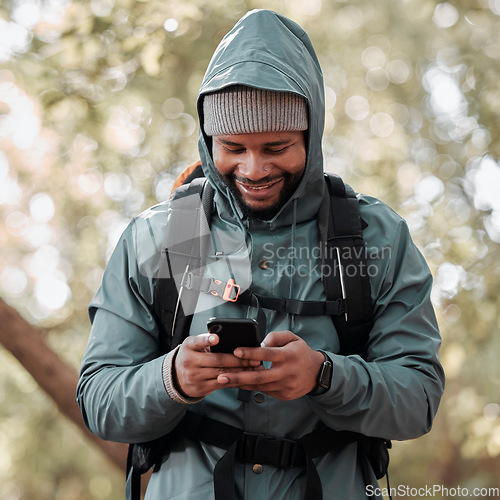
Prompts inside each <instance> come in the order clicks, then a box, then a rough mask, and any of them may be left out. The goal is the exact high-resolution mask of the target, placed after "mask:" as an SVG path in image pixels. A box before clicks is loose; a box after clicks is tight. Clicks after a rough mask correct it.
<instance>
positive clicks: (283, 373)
mask: <svg viewBox="0 0 500 500" xmlns="http://www.w3.org/2000/svg"><path fill="white" fill-rule="evenodd" d="M234 355H235V356H236V357H238V358H240V359H248V360H259V361H270V362H271V367H270V368H268V369H265V368H264V367H263V366H262V367H259V368H257V369H254V370H253V371H240V372H233V373H221V374H220V375H219V376H218V377H217V382H218V383H219V384H220V385H221V386H222V387H238V388H240V389H246V390H249V391H259V392H263V393H264V394H267V395H269V396H272V397H274V398H277V399H281V400H283V401H286V400H290V399H297V398H300V397H301V396H304V395H305V394H307V393H308V392H310V391H312V390H313V389H314V387H315V386H316V382H317V380H318V376H319V371H320V369H321V365H322V363H323V361H324V359H325V358H324V356H323V354H322V353H321V352H318V351H315V350H313V349H311V348H310V347H309V346H308V345H307V343H306V342H305V341H304V340H302V339H301V338H300V337H298V336H297V335H295V334H294V333H292V332H290V331H283V332H270V333H269V334H268V335H267V336H266V338H265V339H264V341H263V342H262V344H261V347H239V348H238V349H236V350H235V351H234Z"/></svg>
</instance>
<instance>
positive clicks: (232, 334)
mask: <svg viewBox="0 0 500 500" xmlns="http://www.w3.org/2000/svg"><path fill="white" fill-rule="evenodd" d="M207 328H208V331H209V332H210V333H216V334H217V335H218V336H219V343H218V344H217V345H213V346H211V347H210V350H211V351H212V352H228V353H232V352H233V351H234V350H235V349H236V348H237V347H259V346H260V336H259V325H258V323H257V321H255V320H254V319H248V318H210V319H209V320H208V322H207Z"/></svg>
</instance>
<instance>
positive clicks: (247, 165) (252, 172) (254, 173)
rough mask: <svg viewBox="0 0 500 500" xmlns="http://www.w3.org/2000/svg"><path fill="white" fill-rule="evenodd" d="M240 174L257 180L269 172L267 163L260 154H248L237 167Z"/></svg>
mask: <svg viewBox="0 0 500 500" xmlns="http://www.w3.org/2000/svg"><path fill="white" fill-rule="evenodd" d="M238 170H239V172H240V174H241V175H243V176H245V177H246V178H247V179H249V180H251V181H258V180H260V179H262V178H264V177H266V176H267V175H268V174H269V165H268V162H267V161H266V159H265V158H263V157H262V156H260V155H248V156H247V157H246V158H245V159H244V160H243V161H242V162H241V164H240V166H239V168H238Z"/></svg>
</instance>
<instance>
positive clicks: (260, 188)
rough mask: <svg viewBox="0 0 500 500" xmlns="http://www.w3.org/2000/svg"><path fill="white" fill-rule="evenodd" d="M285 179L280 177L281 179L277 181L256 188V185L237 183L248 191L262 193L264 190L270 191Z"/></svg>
mask: <svg viewBox="0 0 500 500" xmlns="http://www.w3.org/2000/svg"><path fill="white" fill-rule="evenodd" d="M282 180H283V179H282V178H281V177H280V178H279V179H276V180H275V181H271V182H268V183H266V184H262V185H259V186H254V185H251V184H247V183H246V182H241V181H239V180H236V182H237V183H238V184H239V185H240V186H242V187H244V188H245V189H248V190H251V191H262V190H263V189H269V188H271V187H272V186H274V185H275V184H277V183H278V182H281V181H282Z"/></svg>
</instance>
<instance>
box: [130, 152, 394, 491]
mask: <svg viewBox="0 0 500 500" xmlns="http://www.w3.org/2000/svg"><path fill="white" fill-rule="evenodd" d="M186 170H187V171H185V173H183V174H181V176H180V177H179V179H178V180H177V184H180V186H179V187H177V186H176V185H174V190H173V194H172V197H171V199H172V200H175V203H176V206H177V208H178V211H179V212H180V214H181V215H177V216H176V215H175V214H176V210H174V211H172V213H171V215H170V219H169V225H168V226H169V227H168V230H169V231H171V232H172V233H173V234H178V233H177V232H182V231H183V230H184V231H185V228H186V227H188V228H191V229H192V234H193V237H192V238H191V239H187V240H184V241H181V242H178V241H177V242H176V243H175V244H174V245H168V243H166V244H165V247H162V259H161V261H160V266H161V267H162V266H163V269H160V276H161V277H160V278H159V279H158V280H157V283H156V286H155V292H154V299H153V307H154V312H153V313H154V315H155V318H156V320H157V324H158V325H159V329H160V349H161V352H162V354H163V353H167V352H169V351H170V350H171V349H173V348H175V347H176V346H177V345H179V344H180V343H182V341H183V340H184V338H185V337H186V336H187V335H188V334H189V328H190V325H191V320H192V314H189V313H187V314H185V313H184V309H186V310H187V311H189V310H190V311H193V310H194V305H195V304H196V301H197V300H198V296H199V294H200V293H211V294H212V295H218V296H220V297H221V299H222V300H226V301H231V302H239V303H243V304H250V305H253V306H255V307H257V311H258V314H257V316H258V321H259V323H261V321H260V320H259V314H260V317H262V316H264V315H263V313H262V310H261V309H262V308H267V309H272V310H275V311H281V312H288V313H291V314H298V315H330V316H331V318H332V321H333V323H334V325H335V328H336V331H337V333H338V336H339V341H340V354H343V355H350V354H358V355H360V356H361V357H363V358H364V357H365V350H366V344H367V341H368V335H369V333H370V330H371V329H372V326H373V312H372V299H371V290H370V280H369V276H368V274H367V272H366V269H367V268H366V255H365V245H364V240H363V229H364V228H365V227H366V226H367V224H366V223H365V222H364V221H363V220H362V219H361V217H360V213H359V204H358V200H357V198H356V195H355V193H354V191H353V190H352V188H351V187H350V186H348V185H347V184H345V183H344V182H343V181H342V179H341V178H340V177H338V176H333V175H328V174H325V183H326V187H327V189H325V195H324V198H323V202H322V204H321V207H320V210H319V213H318V227H319V234H320V240H321V245H322V248H321V250H322V260H323V262H322V266H323V267H322V270H325V269H327V270H329V272H328V273H324V274H323V282H324V286H325V293H326V300H324V301H307V300H293V299H284V298H276V297H267V296H262V295H259V294H256V293H253V292H252V291H251V290H246V291H245V292H243V293H240V290H239V287H238V285H237V284H236V283H234V281H233V280H231V279H230V280H228V281H227V282H224V281H221V280H217V279H213V278H210V277H205V276H203V271H202V270H203V268H204V256H205V249H206V247H207V244H208V238H209V237H210V231H209V228H207V227H204V225H206V224H207V223H208V224H209V221H210V219H211V214H212V204H213V194H214V192H213V188H212V186H211V185H210V184H209V183H208V181H207V180H206V179H205V178H204V177H203V172H202V169H201V163H200V162H198V163H196V164H194V165H192V166H191V167H189V168H188V169H186ZM193 195H195V196H193ZM200 199H201V208H200ZM202 213H203V214H204V216H202V215H201V214H202ZM339 214H342V216H341V217H339V216H338V215H339ZM363 269H364V270H365V272H362V270H363ZM332 270H336V272H331V271H332ZM345 270H351V272H345ZM352 270H355V272H352ZM179 275H181V276H182V277H181V278H180V280H179V278H178V276H179ZM174 276H177V280H176V279H175V278H174ZM176 281H177V282H176ZM181 295H182V303H181V300H180V299H181ZM246 392H248V391H240V393H239V396H238V397H239V399H242V400H244V401H245V400H247V399H245V397H248V396H249V394H248V395H245V393H246ZM177 434H183V435H184V436H188V437H191V438H193V439H199V440H201V441H203V442H206V443H209V444H213V445H215V446H218V447H222V448H224V449H226V450H228V451H227V453H226V454H225V455H224V456H223V458H222V459H221V460H220V461H219V463H218V464H217V466H216V468H215V471H214V487H215V490H216V500H219V499H223V500H226V499H232V498H234V482H233V483H231V478H232V477H234V461H235V459H236V458H240V459H243V460H246V461H252V462H255V463H270V464H272V465H275V466H277V467H287V466H293V465H297V464H301V465H306V466H307V480H306V481H307V484H306V496H307V498H314V499H321V498H322V491H321V482H320V480H319V476H318V475H317V471H316V469H315V466H314V464H313V463H312V458H314V457H317V456H321V455H324V454H325V453H327V452H329V451H331V450H332V449H340V448H342V447H344V446H345V445H347V444H349V443H352V442H353V441H357V443H358V446H359V447H360V448H361V449H362V451H363V453H364V454H365V456H366V458H367V460H365V461H364V464H363V467H364V469H365V476H366V478H368V476H367V474H368V473H369V472H368V468H367V467H370V466H371V468H372V470H373V472H374V473H375V476H376V478H377V479H380V478H382V477H383V476H384V475H386V473H387V467H388V464H389V454H388V448H390V446H391V443H390V441H388V440H384V439H381V438H372V437H367V436H364V435H362V434H359V433H354V432H350V431H334V430H333V429H328V428H324V429H320V430H318V431H315V432H314V433H311V434H309V435H307V436H305V437H304V438H303V439H301V440H299V441H300V442H298V443H296V442H294V441H291V440H287V439H279V438H266V437H265V436H261V435H250V434H247V433H245V432H243V431H241V430H240V429H236V428H234V427H231V426H229V425H226V424H223V423H222V422H218V421H215V420H213V419H210V418H208V417H204V416H200V415H198V414H196V413H195V412H192V411H187V412H186V416H185V417H184V419H183V420H182V421H181V423H180V424H179V425H178V426H177V427H176V428H175V429H174V430H173V431H172V432H171V433H169V434H168V435H166V436H163V437H161V438H158V439H156V440H154V441H151V442H148V443H139V444H137V443H136V444H133V445H130V447H129V455H128V460H127V499H130V500H136V499H137V500H138V499H139V498H140V476H141V474H143V473H145V472H146V471H148V470H149V469H150V468H151V467H153V468H154V470H155V471H156V470H158V469H159V467H160V466H161V464H162V463H163V462H164V459H165V456H166V455H167V456H168V448H169V443H170V441H171V440H172V439H173V438H174V437H175V435H177ZM289 442H290V443H289ZM236 443H237V444H236ZM276 446H278V448H279V451H277V449H276ZM256 454H257V455H256ZM270 456H271V457H273V458H272V459H270V458H269V457H270ZM266 460H268V461H267V462H266ZM228 478H229V479H228ZM218 492H219V493H218Z"/></svg>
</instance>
